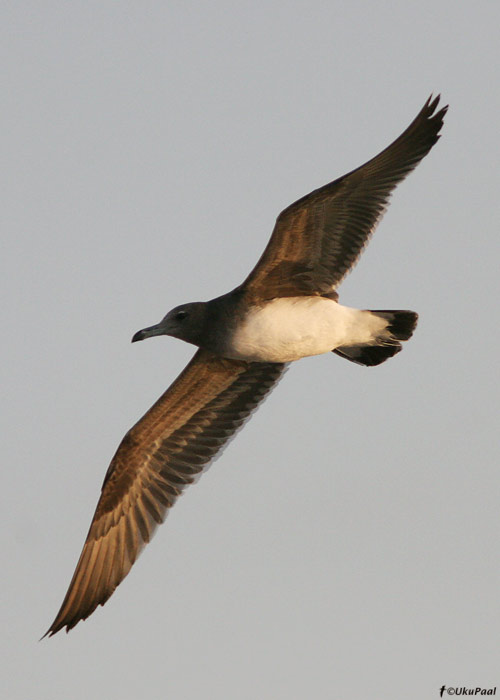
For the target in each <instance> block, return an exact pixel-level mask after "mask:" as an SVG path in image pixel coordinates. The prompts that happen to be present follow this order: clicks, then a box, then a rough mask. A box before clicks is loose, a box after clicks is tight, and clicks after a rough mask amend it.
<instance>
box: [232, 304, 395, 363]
mask: <svg viewBox="0 0 500 700" xmlns="http://www.w3.org/2000/svg"><path fill="white" fill-rule="evenodd" d="M385 325H386V322H385V321H384V320H383V319H380V318H378V317H375V316H373V315H372V314H371V313H370V312H369V311H360V310H358V309H352V308H350V307H348V306H342V305H341V304H338V303H337V302H336V301H332V300H330V299H325V298H323V297H284V298H279V299H273V300H272V301H270V302H269V303H267V304H265V305H264V306H262V307H260V308H259V307H255V308H254V309H252V310H251V311H249V313H248V314H247V316H246V317H245V319H244V321H243V323H241V324H240V326H239V327H238V329H237V330H236V331H235V332H234V334H233V336H232V337H231V339H230V341H229V344H228V347H227V351H226V352H225V353H224V354H227V356H228V357H233V358H235V359H240V360H247V361H250V362H291V361H293V360H298V359H300V358H301V357H307V356H308V355H320V354H321V353H324V352H330V351H331V350H333V349H335V348H337V347H339V346H340V345H349V344H356V343H369V342H370V340H372V339H373V338H374V337H375V335H376V334H377V333H378V332H380V330H382V329H383V328H384V327H385Z"/></svg>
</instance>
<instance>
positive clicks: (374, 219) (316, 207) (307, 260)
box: [241, 96, 447, 298]
mask: <svg viewBox="0 0 500 700" xmlns="http://www.w3.org/2000/svg"><path fill="white" fill-rule="evenodd" d="M438 102H439V96H438V97H436V98H435V99H432V96H431V97H429V99H428V100H427V102H426V103H425V105H424V107H423V108H422V110H421V111H420V113H419V114H418V115H417V117H416V118H415V119H414V120H413V122H412V123H411V124H410V126H409V127H408V128H407V129H406V131H404V132H403V133H402V134H401V136H400V137H399V138H397V139H396V140H395V141H394V142H393V143H392V144H391V145H390V146H388V147H387V148H386V149H385V150H383V151H382V152H381V153H379V155H378V156H375V158H372V160H369V161H368V162H367V163H365V164H364V165H362V166H361V167H359V168H357V169H356V170H353V171H352V172H350V173H348V174H347V175H344V176H343V177H340V178H339V179H338V180H335V181H334V182H331V183H330V184H328V185H325V186H324V187H320V188H319V189H317V190H314V191H313V192H311V193H310V194H308V195H306V196H305V197H302V199H299V200H298V201H296V202H295V203H294V204H291V205H290V206H289V207H287V208H286V209H284V210H283V211H282V212H281V214H280V215H279V216H278V219H277V221H276V225H275V227H274V231H273V233H272V236H271V238H270V240H269V243H268V245H267V247H266V249H265V250H264V252H263V254H262V256H261V258H260V260H259V262H258V263H257V265H256V266H255V268H254V269H253V270H252V272H251V273H250V275H249V276H248V277H247V279H246V280H245V282H244V283H243V284H242V286H241V290H242V291H244V292H245V293H246V294H247V295H248V297H249V298H251V297H253V296H255V297H260V298H266V297H268V298H272V297H280V296H281V297H282V296H301V295H310V294H325V295H327V294H332V292H333V290H335V289H336V287H337V286H338V285H339V284H340V282H341V281H342V279H343V278H344V276H345V275H346V274H347V272H349V270H350V269H351V268H352V267H353V266H354V264H355V263H356V261H357V260H358V258H359V256H360V254H361V252H362V250H363V248H364V247H365V245H366V244H367V242H368V240H369V238H370V235H371V234H372V233H373V231H374V230H375V228H376V226H377V224H378V222H379V221H380V219H381V218H382V215H383V214H384V211H385V209H386V207H387V204H388V200H389V197H390V195H391V193H392V191H393V190H394V188H395V187H396V185H397V184H398V183H399V182H401V181H402V180H403V179H404V178H405V177H406V176H407V175H408V173H410V172H411V171H412V170H413V168H415V167H416V166H417V165H418V163H419V162H420V161H421V160H422V158H423V157H424V156H425V155H426V154H427V153H428V152H429V151H430V149H431V148H432V146H433V145H434V144H435V143H436V141H437V140H438V139H439V131H440V129H441V127H442V124H443V119H444V115H445V114H446V111H447V107H443V108H442V109H440V110H439V111H438V112H436V108H437V106H438Z"/></svg>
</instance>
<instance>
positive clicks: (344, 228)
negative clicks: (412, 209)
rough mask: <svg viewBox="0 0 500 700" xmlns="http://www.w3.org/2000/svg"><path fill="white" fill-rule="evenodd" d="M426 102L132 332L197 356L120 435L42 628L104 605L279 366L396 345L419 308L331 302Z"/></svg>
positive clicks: (421, 138)
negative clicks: (68, 576)
mask: <svg viewBox="0 0 500 700" xmlns="http://www.w3.org/2000/svg"><path fill="white" fill-rule="evenodd" d="M438 102H439V97H438V98H436V99H434V100H431V98H429V100H428V101H427V102H426V104H425V105H424V107H423V108H422V110H421V111H420V113H419V114H418V115H417V117H416V118H415V119H414V120H413V122H412V123H411V124H410V126H409V127H408V128H407V129H406V130H405V131H404V132H403V133H402V134H401V136H400V137H399V138H398V139H396V140H395V141H394V142H393V143H392V144H391V145H390V146H388V147H387V148H386V149H384V150H383V151H382V152H381V153H379V155H378V156H376V157H375V158H372V159H371V160H370V161H368V162H367V163H365V164H364V165H363V166H361V167H360V168H357V169H355V170H353V171H352V172H350V173H348V174H347V175H344V176H343V177H340V178H339V179H337V180H335V181H334V182H331V183H330V184H328V185H325V186H324V187H321V188H319V189H317V190H314V191H313V192H311V193H310V194H308V195H306V196H305V197H302V198H301V199H299V200H298V201H297V202H295V203H294V204H292V205H290V206H289V207H287V208H286V209H285V210H284V211H283V212H281V214H280V215H279V217H278V219H277V221H276V225H275V228H274V231H273V234H272V236H271V239H270V241H269V243H268V245H267V247H266V248H265V250H264V252H263V254H262V256H261V258H260V260H259V261H258V263H257V265H256V266H255V267H254V269H253V270H252V272H251V273H250V274H249V276H248V277H247V279H246V280H245V281H244V282H243V283H242V284H241V285H240V286H239V287H237V288H236V289H235V290H233V291H232V292H229V293H228V294H225V295H223V296H221V297H218V298H217V299H212V300H211V301H208V302H194V303H189V304H183V305H182V306H178V307H176V308H175V309H172V311H170V312H169V313H168V314H167V315H166V316H165V318H164V319H163V320H162V321H161V322H160V323H158V324H157V325H155V326H151V327H149V328H145V329H143V330H142V331H139V332H138V333H136V334H135V336H134V338H133V340H142V339H144V338H148V337H151V336H154V335H170V336H173V337H175V338H180V339H181V340H184V341H186V342H188V343H192V344H193V345H196V346H197V347H198V348H199V349H198V350H197V352H196V353H195V355H194V357H193V359H192V360H191V362H190V363H189V364H188V365H187V367H186V368H185V369H184V370H183V372H182V373H181V374H180V375H179V377H178V378H177V379H176V380H175V382H174V383H173V384H172V385H171V386H170V387H169V388H168V389H167V391H166V392H165V393H164V394H163V395H162V396H161V397H160V398H159V399H158V401H157V402H156V403H155V404H154V406H153V407H152V408H151V409H150V410H149V411H148V412H147V413H146V414H145V415H144V416H143V418H141V419H140V420H139V421H138V423H136V425H135V426H133V427H132V428H131V429H130V430H129V431H128V433H127V434H126V435H125V437H124V438H123V440H122V442H121V444H120V446H119V447H118V450H117V452H116V454H115V456H114V457H113V460H112V462H111V464H110V466H109V469H108V471H107V473H106V477H105V479H104V484H103V486H102V493H101V497H100V499H99V502H98V504H97V509H96V512H95V514H94V518H93V520H92V523H91V526H90V530H89V533H88V535H87V539H86V541H85V545H84V548H83V551H82V554H81V556H80V559H79V562H78V564H77V567H76V570H75V573H74V575H73V579H72V581H71V583H70V586H69V589H68V592H67V594H66V597H65V599H64V601H63V604H62V606H61V609H60V610H59V613H58V614H57V616H56V619H55V620H54V622H53V624H52V626H51V627H50V629H49V631H48V632H47V634H55V633H56V632H58V631H59V630H60V629H62V628H63V627H66V629H67V630H69V629H71V628H72V627H74V626H75V625H76V624H77V623H78V622H79V621H80V620H83V619H85V618H87V617H88V616H89V615H90V614H91V613H92V612H93V611H94V610H95V608H96V607H97V606H98V605H103V604H104V603H105V602H106V600H107V599H108V598H109V596H110V595H111V594H112V593H113V591H114V590H115V588H116V586H118V585H119V583H120V582H121V581H122V580H123V578H124V577H125V576H126V575H127V573H128V572H129V570H130V568H131V567H132V565H133V563H134V562H135V560H136V558H137V556H138V554H139V552H140V551H141V549H142V548H143V546H144V545H145V544H146V543H147V542H148V541H149V539H150V537H151V535H152V533H153V531H154V529H155V528H156V526H157V525H158V524H159V523H161V522H162V521H163V519H164V517H165V515H166V513H167V512H168V509H169V508H170V507H171V506H172V505H173V504H174V503H175V501H176V499H177V497H178V496H179V495H180V494H181V493H182V491H183V489H184V488H185V487H186V486H187V485H189V484H190V483H192V482H193V481H195V480H196V478H197V477H198V476H199V474H200V473H201V472H202V471H203V470H204V469H205V468H206V467H207V465H208V464H209V463H210V462H211V461H212V460H213V459H214V458H215V457H216V456H218V455H219V454H220V453H221V450H222V449H223V447H224V446H225V445H226V444H227V442H228V441H229V439H230V438H231V437H232V436H233V435H234V434H235V432H236V431H237V430H238V429H239V428H241V427H242V425H243V424H244V422H245V421H246V420H247V419H248V418H249V417H250V415H251V413H252V411H253V410H254V409H255V408H256V407H257V406H258V405H259V404H260V403H261V402H262V400H263V399H264V398H265V397H266V396H267V394H268V393H269V392H270V391H271V390H272V388H273V387H274V386H275V385H276V383H277V382H278V381H279V379H280V378H281V376H282V374H283V372H284V370H285V369H286V366H287V363H289V362H292V361H295V360H298V359H300V358H302V357H306V356H309V355H317V354H321V353H325V352H330V351H333V352H335V353H336V354H337V355H339V356H341V357H344V358H345V359H348V360H350V361H352V362H355V363H357V364H360V365H367V366H369V365H378V364H380V363H382V362H384V361H385V360H387V359H388V358H389V357H392V356H393V355H395V354H396V353H397V352H399V351H400V350H401V347H402V346H401V342H402V341H405V340H408V338H410V337H411V335H412V333H413V330H414V328H415V326H416V322H417V314H416V313H415V312H413V311H368V310H359V309H353V308H350V307H348V306H342V305H341V304H339V303H338V294H337V292H336V289H337V287H338V286H339V285H340V283H341V281H342V280H343V278H344V277H345V275H346V274H347V273H348V272H349V271H350V270H351V269H352V267H353V266H354V264H355V263H356V261H357V259H358V258H359V256H360V255H361V252H362V251H363V248H364V247H365V245H366V243H367V242H368V239H369V237H370V235H371V234H372V232H373V231H374V229H375V227H376V225H377V224H378V222H379V221H380V219H381V217H382V215H383V213H384V211H385V209H386V207H387V204H388V200H389V197H390V194H391V192H392V191H393V189H394V188H395V187H396V185H397V184H398V183H399V182H400V181H401V180H403V179H404V178H405V177H406V175H408V173H409V172H411V171H412V170H413V168H415V166H416V165H417V164H418V163H419V162H420V160H421V159H422V158H423V157H424V156H425V155H426V154H427V153H428V152H429V151H430V149H431V148H432V146H433V145H434V144H435V143H436V141H437V140H438V138H439V131H440V129H441V127H442V124H443V119H444V115H445V113H446V109H447V108H446V107H444V108H442V109H440V110H439V111H437V112H436V109H437V106H438Z"/></svg>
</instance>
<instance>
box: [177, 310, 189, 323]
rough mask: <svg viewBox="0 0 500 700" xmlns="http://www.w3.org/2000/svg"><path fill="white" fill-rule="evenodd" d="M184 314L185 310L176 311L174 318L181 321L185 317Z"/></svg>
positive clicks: (185, 313) (185, 314)
mask: <svg viewBox="0 0 500 700" xmlns="http://www.w3.org/2000/svg"><path fill="white" fill-rule="evenodd" d="M186 316H187V311H178V312H177V313H176V314H175V318H176V319H177V320H178V321H183V320H184V319H185V318H186Z"/></svg>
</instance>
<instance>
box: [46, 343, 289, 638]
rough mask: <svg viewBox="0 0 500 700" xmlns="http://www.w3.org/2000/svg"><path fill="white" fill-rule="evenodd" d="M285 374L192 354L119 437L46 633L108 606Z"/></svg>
mask: <svg viewBox="0 0 500 700" xmlns="http://www.w3.org/2000/svg"><path fill="white" fill-rule="evenodd" d="M285 367H286V365H284V364H280V363H267V362H263V363H260V362H255V363H249V362H241V361H236V360H229V359H224V358H221V357H218V356H215V355H213V354H212V353H209V352H208V351H205V350H198V352H197V353H196V354H195V356H194V357H193V359H192V360H191V362H190V363H189V364H188V365H187V367H186V368H185V369H184V371H183V372H182V373H181V374H180V375H179V377H178V378H177V379H176V380H175V382H174V383H173V384H172V385H171V386H170V388H169V389H167V391H166V392H165V393H164V394H163V396H161V397H160V398H159V399H158V401H157V402H156V403H155V404H154V406H153V407H152V408H151V409H150V410H149V411H148V412H147V413H146V415H145V416H144V417H143V418H141V420H140V421H139V422H138V423H137V424H136V425H134V427H133V428H132V429H131V430H129V432H128V433H127V434H126V435H125V437H124V438H123V440H122V442H121V444H120V446H119V448H118V450H117V452H116V454H115V456H114V457H113V460H112V461H111V464H110V466H109V469H108V472H107V474H106V477H105V479H104V484H103V487H102V493H101V497H100V499H99V502H98V504H97V509H96V512H95V515H94V518H93V520H92V524H91V526H90V530H89V533H88V535H87V539H86V541H85V545H84V547H83V551H82V553H81V556H80V559H79V561H78V564H77V567H76V570H75V573H74V575H73V579H72V581H71V583H70V586H69V589H68V592H67V593H66V597H65V599H64V601H63V604H62V606H61V609H60V610H59V612H58V614H57V617H56V619H55V620H54V622H53V624H52V626H51V627H50V629H49V630H48V632H47V634H49V635H53V634H55V633H56V632H58V631H59V630H60V629H62V628H63V627H65V626H66V630H67V631H68V630H70V629H71V628H72V627H74V626H75V625H76V624H77V623H78V622H79V621H80V620H84V619H85V618H87V617H88V616H89V615H90V614H91V613H92V612H93V611H94V610H95V608H96V607H97V606H98V605H103V604H104V603H105V602H106V600H107V599H108V598H109V597H110V595H111V594H112V593H113V591H114V590H115V588H116V587H117V586H118V584H119V583H120V582H121V581H122V580H123V579H124V578H125V576H126V575H127V574H128V572H129V570H130V568H131V567H132V564H133V563H134V562H135V560H136V559H137V556H138V554H139V553H140V551H141V549H142V548H143V547H144V545H145V544H146V543H147V542H149V540H150V538H151V535H152V533H153V531H154V530H155V528H156V526H157V525H158V524H159V523H161V522H162V521H163V520H164V518H165V515H166V513H167V511H168V509H169V508H170V507H171V506H172V505H173V504H174V503H175V501H176V499H177V497H178V496H179V495H180V494H181V493H182V491H183V490H184V488H185V487H186V486H188V485H189V484H191V483H192V482H193V481H194V480H195V479H196V477H197V476H198V475H199V474H200V473H201V472H202V471H203V470H204V469H205V468H206V467H207V466H208V464H209V462H210V461H211V460H212V459H213V458H214V457H215V456H216V455H217V454H218V453H219V452H220V451H221V449H222V448H223V447H224V446H225V444H226V443H227V442H228V440H229V439H230V438H231V437H232V436H233V435H234V433H235V432H236V431H237V430H238V428H240V427H241V426H242V425H243V423H244V422H245V421H246V419H247V418H248V417H249V416H250V414H251V413H252V411H253V410H254V409H255V408H256V407H257V406H258V404H259V403H260V402H261V401H262V400H263V399H264V398H265V396H266V395H267V394H268V393H269V392H270V391H271V389H272V388H273V387H274V385H275V384H276V382H277V381H278V380H279V378H280V377H281V375H282V373H283V371H284V370H285Z"/></svg>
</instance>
